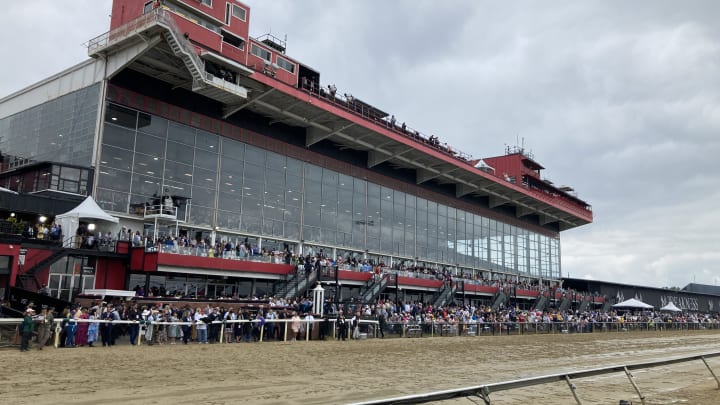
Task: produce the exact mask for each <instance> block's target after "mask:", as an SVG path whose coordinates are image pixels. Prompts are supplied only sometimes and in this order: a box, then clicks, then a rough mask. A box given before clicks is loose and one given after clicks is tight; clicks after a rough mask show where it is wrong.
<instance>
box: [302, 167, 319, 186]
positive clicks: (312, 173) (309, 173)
mask: <svg viewBox="0 0 720 405" xmlns="http://www.w3.org/2000/svg"><path fill="white" fill-rule="evenodd" d="M308 180H312V181H317V182H319V181H322V168H321V167H319V166H315V165H311V164H307V165H305V181H306V182H307V181H308Z"/></svg>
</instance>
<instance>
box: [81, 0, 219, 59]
mask: <svg viewBox="0 0 720 405" xmlns="http://www.w3.org/2000/svg"><path fill="white" fill-rule="evenodd" d="M153 25H161V26H164V27H165V28H166V29H167V30H168V31H169V32H170V34H171V35H172V36H173V39H174V40H175V42H176V43H177V44H178V45H179V46H180V47H181V48H182V51H183V52H184V53H185V54H187V55H188V56H189V57H190V58H191V59H192V60H193V62H194V63H195V66H196V67H197V68H198V70H199V71H200V72H204V71H205V63H204V62H203V61H202V59H200V57H199V56H198V54H197V51H196V50H195V47H194V46H193V45H192V44H191V43H190V41H188V40H186V39H184V38H183V37H182V34H180V28H179V27H178V25H177V23H176V22H175V19H174V18H173V17H172V15H171V14H170V12H168V11H167V10H165V9H163V8H157V9H155V10H153V11H152V12H150V13H146V14H143V15H141V16H140V17H137V18H135V19H134V20H132V21H129V22H127V23H125V24H123V25H121V26H119V27H117V28H115V29H114V30H112V31H109V32H106V33H104V34H101V35H98V36H97V37H95V38H93V39H91V40H89V41H88V42H87V48H88V54H90V55H92V54H94V53H97V52H99V51H101V50H102V49H104V48H107V47H108V46H110V45H113V44H115V43H118V42H120V41H123V40H125V39H126V38H128V37H130V36H132V35H136V34H138V33H140V32H142V31H145V30H147V29H148V28H150V27H151V26H153Z"/></svg>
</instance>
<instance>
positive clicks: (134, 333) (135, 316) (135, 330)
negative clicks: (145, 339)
mask: <svg viewBox="0 0 720 405" xmlns="http://www.w3.org/2000/svg"><path fill="white" fill-rule="evenodd" d="M141 319H142V317H141V314H140V311H139V310H138V304H133V305H132V306H131V307H130V310H129V311H128V312H127V320H128V321H133V323H131V324H130V326H129V328H128V331H129V334H130V344H131V345H132V346H135V345H136V344H137V339H138V336H139V334H140V320H141Z"/></svg>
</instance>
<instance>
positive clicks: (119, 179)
mask: <svg viewBox="0 0 720 405" xmlns="http://www.w3.org/2000/svg"><path fill="white" fill-rule="evenodd" d="M98 174H99V175H100V176H99V178H98V187H104V188H107V189H110V190H114V191H125V192H129V191H130V172H128V171H123V170H117V169H113V168H109V167H105V166H100V169H99V173H98Z"/></svg>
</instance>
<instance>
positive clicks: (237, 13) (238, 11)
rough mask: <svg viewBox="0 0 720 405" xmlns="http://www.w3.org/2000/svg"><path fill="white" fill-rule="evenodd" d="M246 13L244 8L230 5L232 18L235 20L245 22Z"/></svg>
mask: <svg viewBox="0 0 720 405" xmlns="http://www.w3.org/2000/svg"><path fill="white" fill-rule="evenodd" d="M246 13H247V12H246V11H245V9H244V8H242V7H240V6H238V5H237V4H233V5H232V16H233V17H235V18H238V19H240V20H243V21H245V20H246Z"/></svg>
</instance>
